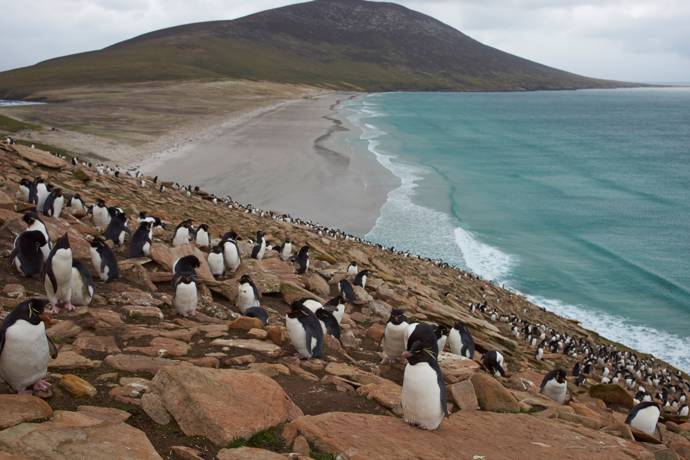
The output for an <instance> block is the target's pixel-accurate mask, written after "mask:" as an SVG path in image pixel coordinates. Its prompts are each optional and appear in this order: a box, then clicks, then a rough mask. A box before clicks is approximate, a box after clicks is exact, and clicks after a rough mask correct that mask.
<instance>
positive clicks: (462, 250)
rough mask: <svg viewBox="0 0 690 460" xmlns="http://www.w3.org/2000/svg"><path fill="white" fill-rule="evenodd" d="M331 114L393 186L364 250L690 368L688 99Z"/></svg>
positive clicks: (439, 103) (674, 93) (396, 99)
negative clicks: (444, 273)
mask: <svg viewBox="0 0 690 460" xmlns="http://www.w3.org/2000/svg"><path fill="white" fill-rule="evenodd" d="M340 111H341V115H342V116H344V117H345V118H347V119H348V120H349V121H350V123H351V124H352V125H354V126H355V127H357V129H355V130H352V131H349V132H345V133H344V134H342V135H343V136H344V142H346V143H348V144H349V146H350V148H352V149H353V150H360V151H367V152H370V154H373V155H374V156H375V157H376V159H377V160H378V161H379V163H380V164H381V165H382V166H384V167H385V168H386V169H388V170H389V171H390V172H391V173H392V174H394V175H395V176H397V177H398V178H399V179H400V182H401V185H400V186H399V187H398V188H396V189H394V190H392V191H391V192H390V193H389V194H388V197H387V198H388V199H387V201H386V203H385V204H384V206H383V207H382V208H381V211H380V216H379V217H378V220H377V221H376V224H375V226H374V227H373V228H372V229H371V231H370V232H369V233H367V234H366V238H367V239H369V240H371V241H373V242H377V243H381V244H383V245H386V246H395V247H396V248H397V249H401V250H409V251H411V252H412V253H414V254H418V255H421V256H424V257H431V258H440V259H443V260H444V261H446V262H448V263H451V264H454V265H457V266H459V267H461V268H464V269H466V270H468V271H470V272H472V273H474V274H476V275H478V276H480V277H482V278H484V279H486V280H490V281H493V282H495V283H497V284H499V285H502V286H504V287H506V288H508V289H511V290H513V291H515V292H517V293H521V294H523V295H525V296H527V298H529V299H530V300H531V301H532V302H534V303H536V304H538V305H540V306H542V307H544V308H546V309H547V310H549V311H552V312H554V313H557V314H559V315H562V316H565V317H568V318H572V319H575V320H578V321H580V322H581V323H582V325H583V326H584V327H586V328H588V329H591V330H593V331H595V332H597V333H599V334H601V335H602V336H604V337H607V338H608V339H611V340H614V341H617V342H620V343H622V344H624V345H627V346H630V347H631V348H635V349H638V350H640V351H642V352H646V353H652V354H654V355H656V356H658V357H660V358H662V359H665V360H667V361H669V362H671V363H672V364H674V365H676V366H678V367H679V368H681V369H683V370H685V371H690V261H688V260H687V255H688V254H690V239H688V238H687V230H688V228H690V185H689V184H690V181H688V174H690V150H689V148H688V146H689V145H690V89H689V88H640V89H625V90H580V91H544V92H528V93H381V94H370V95H365V96H360V97H357V98H355V99H352V100H350V101H347V102H345V103H343V104H342V105H341V107H340ZM498 306H499V307H500V305H498Z"/></svg>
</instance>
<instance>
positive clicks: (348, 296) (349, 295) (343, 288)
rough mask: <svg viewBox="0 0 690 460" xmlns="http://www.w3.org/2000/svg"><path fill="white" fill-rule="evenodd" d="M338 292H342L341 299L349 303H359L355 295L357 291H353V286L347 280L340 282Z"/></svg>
mask: <svg viewBox="0 0 690 460" xmlns="http://www.w3.org/2000/svg"><path fill="white" fill-rule="evenodd" d="M338 290H339V291H340V297H341V298H342V299H343V300H344V301H346V302H349V303H354V302H356V301H357V296H356V295H355V290H354V289H352V285H351V284H350V282H349V281H348V280H346V279H342V280H340V281H339V282H338Z"/></svg>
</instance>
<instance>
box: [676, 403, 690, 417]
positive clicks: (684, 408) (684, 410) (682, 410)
mask: <svg viewBox="0 0 690 460" xmlns="http://www.w3.org/2000/svg"><path fill="white" fill-rule="evenodd" d="M688 412H689V411H688V405H687V404H682V405H681V406H679V407H678V416H679V417H687V416H688Z"/></svg>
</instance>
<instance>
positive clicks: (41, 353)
mask: <svg viewBox="0 0 690 460" xmlns="http://www.w3.org/2000/svg"><path fill="white" fill-rule="evenodd" d="M47 303H48V302H47V301H46V300H43V299H29V300H25V301H24V302H22V303H20V304H19V305H17V306H16V307H15V309H14V310H12V312H10V314H9V315H7V317H6V318H5V320H4V321H3V323H2V325H1V326H0V378H1V379H2V380H4V381H5V382H7V383H8V384H9V385H10V387H12V389H13V390H14V391H16V392H18V393H30V392H31V391H30V390H29V391H27V389H28V388H32V389H33V391H38V392H41V391H47V390H49V389H50V384H49V383H48V382H46V381H45V380H43V378H44V377H45V376H46V375H47V374H48V361H50V358H51V357H53V358H55V357H56V356H57V350H56V348H55V346H54V345H52V344H51V343H50V341H49V339H48V336H47V335H46V328H45V323H44V321H45V320H47V319H48V318H47V316H46V313H45V307H46V305H47Z"/></svg>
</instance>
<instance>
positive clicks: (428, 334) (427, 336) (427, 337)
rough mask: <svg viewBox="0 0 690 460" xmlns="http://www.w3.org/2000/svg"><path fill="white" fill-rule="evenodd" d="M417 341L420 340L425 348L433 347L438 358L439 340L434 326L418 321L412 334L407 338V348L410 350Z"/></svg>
mask: <svg viewBox="0 0 690 460" xmlns="http://www.w3.org/2000/svg"><path fill="white" fill-rule="evenodd" d="M415 342H419V343H421V344H422V345H423V346H424V347H425V348H429V349H431V351H433V353H434V358H436V359H438V342H437V339H436V329H435V327H434V326H432V325H431V324H427V323H418V324H417V326H416V327H415V328H414V331H412V334H410V336H409V337H408V338H407V343H406V344H405V348H406V349H407V350H408V351H410V349H411V348H412V345H413V344H414V343H415Z"/></svg>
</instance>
